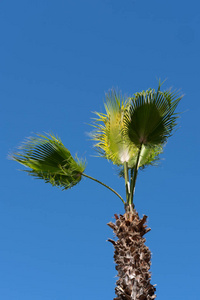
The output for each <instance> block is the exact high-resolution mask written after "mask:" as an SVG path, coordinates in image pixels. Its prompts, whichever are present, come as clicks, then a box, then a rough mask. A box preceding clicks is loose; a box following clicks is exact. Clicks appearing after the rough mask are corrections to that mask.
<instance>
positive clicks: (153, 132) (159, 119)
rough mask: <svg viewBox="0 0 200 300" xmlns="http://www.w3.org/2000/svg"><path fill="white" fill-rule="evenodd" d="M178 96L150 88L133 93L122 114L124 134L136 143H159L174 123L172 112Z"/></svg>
mask: <svg viewBox="0 0 200 300" xmlns="http://www.w3.org/2000/svg"><path fill="white" fill-rule="evenodd" d="M181 98H182V96H180V95H179V94H178V93H177V92H171V91H165V92H161V91H160V88H158V91H157V92H156V91H155V90H153V89H151V90H148V91H146V92H141V93H136V94H135V95H134V97H133V98H132V102H131V105H130V109H129V113H128V114H126V115H125V118H124V134H125V136H128V137H129V139H130V141H131V142H132V143H133V144H134V145H135V146H137V147H139V146H140V145H141V144H143V145H144V146H146V147H147V146H148V147H150V148H151V147H152V146H153V147H155V146H156V145H163V144H164V143H165V142H166V140H167V139H168V137H169V136H170V135H171V133H172V130H173V128H174V127H175V125H176V120H177V114H175V113H174V111H175V109H176V107H177V105H178V103H179V101H180V100H181Z"/></svg>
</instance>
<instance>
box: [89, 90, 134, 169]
mask: <svg viewBox="0 0 200 300" xmlns="http://www.w3.org/2000/svg"><path fill="white" fill-rule="evenodd" d="M104 106H105V110H106V113H105V114H103V113H98V112H95V114H96V115H97V118H95V119H94V125H93V127H94V128H95V130H94V131H93V132H92V133H91V137H92V139H93V140H94V141H96V142H97V143H96V144H95V147H96V149H97V151H98V153H99V154H100V156H102V157H105V158H107V159H108V160H111V161H112V162H113V163H114V164H116V165H122V164H123V163H124V162H125V161H126V162H128V161H129V160H130V158H131V157H133V156H134V154H135V153H136V152H137V148H136V147H135V148H134V147H133V146H132V147H131V149H130V147H129V145H130V143H129V142H128V141H127V139H126V138H125V136H123V134H122V132H123V126H124V121H123V120H124V115H125V113H126V111H127V109H128V107H129V99H126V100H125V99H124V98H123V97H122V95H121V94H119V93H118V94H117V93H116V92H115V91H114V90H112V91H110V92H109V93H108V94H106V103H105V104H104Z"/></svg>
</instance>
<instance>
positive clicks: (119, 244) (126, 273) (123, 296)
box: [108, 205, 156, 300]
mask: <svg viewBox="0 0 200 300" xmlns="http://www.w3.org/2000/svg"><path fill="white" fill-rule="evenodd" d="M115 219H116V222H115V224H114V223H112V222H110V223H108V226H110V227H111V228H112V229H113V231H114V234H115V236H116V237H117V238H118V240H117V241H114V240H111V239H109V240H108V241H109V242H111V243H112V244H113V246H114V248H115V253H114V260H115V263H116V270H117V271H118V277H119V279H118V280H117V282H116V288H115V293H116V295H117V297H116V298H114V300H151V299H155V298H156V295H155V290H156V289H155V287H154V286H153V285H152V284H151V283H150V280H151V273H150V271H149V269H150V265H151V252H150V250H149V248H148V247H147V246H145V244H144V243H145V241H146V240H145V238H143V236H144V234H145V233H147V232H148V231H150V230H151V229H150V228H147V225H145V223H146V219H147V216H143V218H142V219H140V218H139V216H138V213H137V212H136V210H135V209H134V208H133V206H130V205H128V206H127V207H126V213H125V214H124V215H119V216H118V215H115Z"/></svg>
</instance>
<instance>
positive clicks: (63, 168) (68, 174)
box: [10, 134, 85, 190]
mask: <svg viewBox="0 0 200 300" xmlns="http://www.w3.org/2000/svg"><path fill="white" fill-rule="evenodd" d="M19 149H20V152H17V153H13V154H12V155H11V156H10V157H11V159H13V160H15V161H17V162H19V163H20V164H22V165H24V166H26V167H28V168H29V170H26V172H28V173H29V175H31V176H35V177H36V178H39V179H44V180H45V182H49V183H51V184H52V185H53V186H57V187H61V188H63V189H64V190H66V189H69V188H71V187H73V186H74V185H76V184H77V183H78V182H79V181H80V180H81V175H82V173H83V172H84V170H85V163H84V162H83V161H81V160H79V159H78V158H77V157H76V159H74V158H73V157H72V155H71V153H70V152H69V150H68V149H67V148H65V146H64V145H63V143H62V142H61V140H60V139H59V138H58V137H55V136H54V135H52V134H49V135H47V136H46V135H41V134H38V135H37V136H35V137H30V138H28V139H27V140H26V141H25V142H24V143H23V145H22V146H21V147H20V148H19Z"/></svg>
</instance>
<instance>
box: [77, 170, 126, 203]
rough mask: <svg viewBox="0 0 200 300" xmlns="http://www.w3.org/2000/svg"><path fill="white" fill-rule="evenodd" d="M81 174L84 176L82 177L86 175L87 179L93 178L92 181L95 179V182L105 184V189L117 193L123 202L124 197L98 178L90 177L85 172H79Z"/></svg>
mask: <svg viewBox="0 0 200 300" xmlns="http://www.w3.org/2000/svg"><path fill="white" fill-rule="evenodd" d="M81 175H82V176H84V177H87V178H89V179H91V180H93V181H96V182H97V183H100V184H101V185H103V186H105V187H106V188H107V189H109V190H110V191H111V192H113V193H114V194H115V195H117V196H118V197H119V198H120V199H121V200H122V202H123V204H125V201H124V199H123V198H122V197H121V196H120V195H119V194H118V193H117V192H116V191H115V190H114V189H112V188H111V187H110V186H108V185H107V184H105V183H103V182H101V181H100V180H98V179H96V178H93V177H91V176H89V175H87V174H85V173H81Z"/></svg>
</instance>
